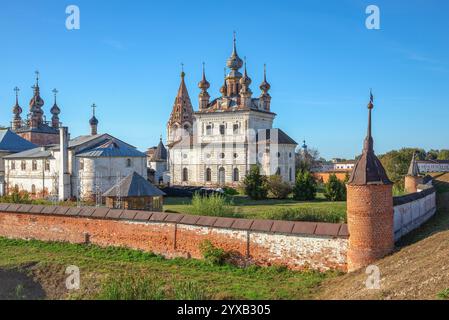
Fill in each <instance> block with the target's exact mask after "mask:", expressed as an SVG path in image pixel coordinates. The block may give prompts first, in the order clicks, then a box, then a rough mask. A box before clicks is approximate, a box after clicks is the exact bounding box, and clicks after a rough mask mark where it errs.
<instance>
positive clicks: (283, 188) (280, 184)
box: [267, 175, 292, 199]
mask: <svg viewBox="0 0 449 320" xmlns="http://www.w3.org/2000/svg"><path fill="white" fill-rule="evenodd" d="M267 185H268V191H269V193H270V196H271V197H273V198H275V199H286V198H287V197H288V195H289V194H290V193H291V192H292V187H291V185H290V184H289V183H288V182H285V181H282V177H281V176H280V175H274V176H270V177H268V181H267Z"/></svg>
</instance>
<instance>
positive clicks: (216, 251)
mask: <svg viewBox="0 0 449 320" xmlns="http://www.w3.org/2000/svg"><path fill="white" fill-rule="evenodd" d="M200 251H201V254H202V255H203V258H204V260H205V261H206V262H207V263H209V264H210V265H212V266H222V265H223V264H225V262H226V260H227V259H228V258H229V254H228V253H227V252H226V251H225V250H224V249H221V248H218V247H216V246H214V245H213V244H212V242H210V241H209V240H204V241H203V242H202V243H201V244H200Z"/></svg>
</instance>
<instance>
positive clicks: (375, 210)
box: [347, 185, 394, 271]
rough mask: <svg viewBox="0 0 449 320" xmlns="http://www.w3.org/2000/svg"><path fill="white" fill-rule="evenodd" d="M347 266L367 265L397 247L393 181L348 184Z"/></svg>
mask: <svg viewBox="0 0 449 320" xmlns="http://www.w3.org/2000/svg"><path fill="white" fill-rule="evenodd" d="M347 194H348V201H347V216H348V229H349V233H350V234H351V237H350V238H349V248H348V270H349V271H354V270H357V269H360V268H361V267H364V266H367V265H369V264H371V263H373V262H375V261H376V260H378V259H380V258H382V257H384V256H386V255H387V254H389V253H390V252H391V251H392V250H393V248H394V227H393V196H392V186H391V185H365V186H351V185H347Z"/></svg>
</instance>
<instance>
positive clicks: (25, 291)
mask: <svg viewBox="0 0 449 320" xmlns="http://www.w3.org/2000/svg"><path fill="white" fill-rule="evenodd" d="M0 284H1V285H0V300H42V299H45V298H46V294H45V291H44V289H43V288H42V286H41V285H40V284H39V283H37V282H36V281H34V280H33V278H32V277H31V276H29V275H27V273H26V271H24V270H21V269H0Z"/></svg>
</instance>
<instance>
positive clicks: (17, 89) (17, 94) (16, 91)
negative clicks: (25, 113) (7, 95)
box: [14, 86, 20, 104]
mask: <svg viewBox="0 0 449 320" xmlns="http://www.w3.org/2000/svg"><path fill="white" fill-rule="evenodd" d="M19 91H20V89H19V87H17V86H16V87H14V92H15V93H16V104H19Z"/></svg>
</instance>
